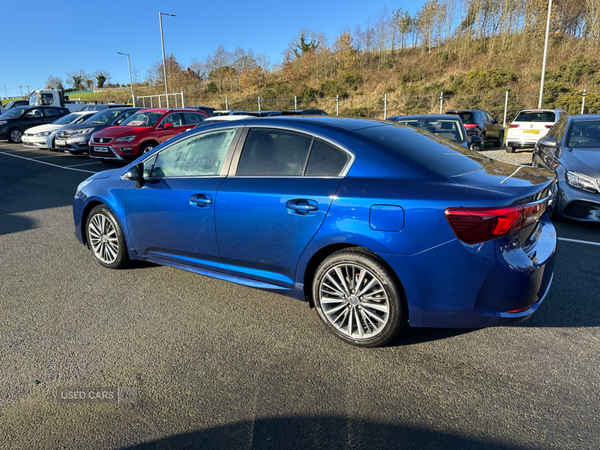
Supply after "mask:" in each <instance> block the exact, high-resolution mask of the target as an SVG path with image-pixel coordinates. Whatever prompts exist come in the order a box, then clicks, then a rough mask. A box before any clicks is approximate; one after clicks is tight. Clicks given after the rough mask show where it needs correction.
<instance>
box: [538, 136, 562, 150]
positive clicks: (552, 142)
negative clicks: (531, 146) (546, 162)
mask: <svg viewBox="0 0 600 450" xmlns="http://www.w3.org/2000/svg"><path fill="white" fill-rule="evenodd" d="M538 145H540V146H542V147H551V148H556V147H558V141H557V140H556V138H555V137H553V136H550V137H545V138H544V139H540V140H539V141H538Z"/></svg>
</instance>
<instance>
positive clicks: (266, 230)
mask: <svg viewBox="0 0 600 450" xmlns="http://www.w3.org/2000/svg"><path fill="white" fill-rule="evenodd" d="M555 186H556V180H555V176H554V174H553V172H551V171H548V170H545V169H535V168H531V167H521V166H515V165H512V164H505V163H501V162H498V161H494V160H491V159H488V158H486V157H485V156H482V155H480V154H478V153H476V152H473V151H471V150H469V149H467V148H464V147H462V146H460V145H457V144H454V143H452V142H449V141H447V140H445V139H441V138H439V137H437V136H435V135H433V134H429V133H428V132H426V131H424V130H420V129H415V128H413V127H410V126H406V125H400V124H396V123H392V122H383V121H371V120H362V119H347V118H334V117H267V118H260V119H259V118H252V119H241V120H238V121H230V122H220V123H214V124H211V125H206V126H202V127H199V128H196V129H194V130H192V131H189V132H187V133H184V134H182V135H181V136H180V137H178V138H176V139H173V140H171V141H169V142H167V143H165V144H163V145H161V146H158V147H156V148H155V149H154V150H153V151H152V152H150V153H147V154H145V155H143V156H142V157H140V158H139V159H137V160H136V161H134V162H133V163H131V164H130V165H128V166H126V167H124V168H121V169H115V170H107V171H104V172H100V173H98V174H95V175H94V176H92V177H90V178H88V179H87V180H85V181H84V182H83V183H81V184H80V185H79V187H78V188H77V192H76V193H75V201H74V205H73V213H74V218H75V229H76V235H77V238H78V239H79V240H80V241H81V242H82V243H83V244H86V245H87V246H88V247H89V248H90V249H91V251H92V254H93V255H94V256H95V258H96V259H97V260H98V261H99V262H100V264H102V265H103V266H105V267H108V268H112V269H118V268H121V267H123V266H125V265H126V263H127V262H128V261H129V260H145V261H152V262H154V263H159V264H165V265H169V266H173V267H178V268H181V269H185V270H189V271H192V272H196V273H199V274H202V275H208V276H212V277H215V278H220V279H224V280H229V281H233V282H236V283H239V284H243V285H246V286H251V287H255V288H260V289H265V290H267V291H272V292H277V293H281V294H284V295H287V296H290V297H294V298H297V299H301V300H307V301H308V302H309V304H310V305H311V306H314V307H315V309H316V310H317V312H318V315H319V317H320V319H321V320H322V321H323V323H324V324H325V326H326V327H327V328H328V329H329V330H330V331H331V332H332V333H333V334H335V335H336V336H337V337H339V338H340V339H342V340H344V341H346V342H348V343H351V344H354V345H358V346H362V347H372V346H378V345H383V344H385V343H386V342H388V341H389V340H390V339H392V338H393V337H394V336H395V335H396V334H397V333H398V332H399V331H400V330H401V329H402V328H403V326H404V325H405V324H409V325H410V326H413V327H469V328H478V327H485V326H492V325H507V324H512V323H515V322H519V321H521V320H524V319H525V318H527V317H528V316H530V315H531V314H533V312H534V311H535V310H536V309H537V308H538V307H539V305H540V303H541V302H542V300H543V299H544V296H545V295H546V293H547V292H548V289H549V287H550V283H551V281H552V274H553V261H554V254H555V249H556V233H555V230H554V227H553V226H552V223H551V222H550V220H549V219H548V217H547V215H546V214H545V210H546V207H547V206H548V204H549V203H551V202H552V200H553V193H554V190H555Z"/></svg>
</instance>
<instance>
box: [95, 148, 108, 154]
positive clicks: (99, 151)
mask: <svg viewBox="0 0 600 450" xmlns="http://www.w3.org/2000/svg"><path fill="white" fill-rule="evenodd" d="M94 151H95V152H98V153H108V148H106V147H94Z"/></svg>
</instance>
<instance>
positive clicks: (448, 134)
mask: <svg viewBox="0 0 600 450" xmlns="http://www.w3.org/2000/svg"><path fill="white" fill-rule="evenodd" d="M393 117H394V118H395V120H391V121H392V122H396V123H401V124H404V125H410V126H411V127H415V128H419V129H420V130H425V131H428V132H429V133H433V134H435V135H436V136H439V137H441V138H444V139H447V140H449V141H451V142H454V143H456V144H459V145H462V146H463V147H466V148H469V149H471V150H474V149H475V148H477V149H479V150H481V149H482V147H483V141H482V139H481V138H480V137H479V136H476V135H473V136H468V135H467V130H465V127H464V125H463V123H462V120H460V117H453V116H450V115H448V114H439V115H436V114H425V115H419V116H393ZM390 119H391V118H388V119H387V120H390Z"/></svg>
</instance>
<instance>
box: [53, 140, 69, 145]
mask: <svg viewBox="0 0 600 450" xmlns="http://www.w3.org/2000/svg"><path fill="white" fill-rule="evenodd" d="M54 145H56V146H57V147H66V146H67V141H63V140H62V139H56V140H55V141H54Z"/></svg>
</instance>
